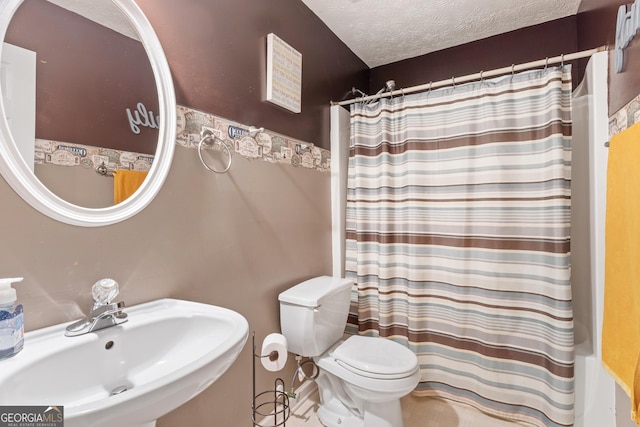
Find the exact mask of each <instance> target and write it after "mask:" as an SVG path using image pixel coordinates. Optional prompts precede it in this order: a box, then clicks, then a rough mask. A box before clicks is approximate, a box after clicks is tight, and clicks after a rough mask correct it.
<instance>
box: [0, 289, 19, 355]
mask: <svg viewBox="0 0 640 427" xmlns="http://www.w3.org/2000/svg"><path fill="white" fill-rule="evenodd" d="M21 281H22V277H16V278H12V279H0V359H6V358H7V357H11V356H13V355H15V354H16V353H18V352H19V351H20V350H22V346H23V344H24V318H23V315H22V304H18V303H17V300H18V298H17V296H16V290H15V289H13V288H12V287H11V284H12V283H17V282H21Z"/></svg>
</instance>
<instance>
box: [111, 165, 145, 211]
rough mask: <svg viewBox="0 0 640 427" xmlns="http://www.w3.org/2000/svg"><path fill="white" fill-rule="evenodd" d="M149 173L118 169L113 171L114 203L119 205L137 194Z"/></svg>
mask: <svg viewBox="0 0 640 427" xmlns="http://www.w3.org/2000/svg"><path fill="white" fill-rule="evenodd" d="M146 177H147V172H141V171H131V170H124V169H117V170H115V171H113V203H114V204H116V205H117V204H118V203H120V202H122V201H124V200H126V199H127V198H128V197H129V196H131V195H132V194H133V193H135V192H136V190H137V189H138V188H139V187H140V185H141V184H142V182H143V181H144V180H145V178H146Z"/></svg>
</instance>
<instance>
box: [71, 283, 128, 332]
mask: <svg viewBox="0 0 640 427" xmlns="http://www.w3.org/2000/svg"><path fill="white" fill-rule="evenodd" d="M118 292H119V289H118V282H116V281H115V280H113V279H101V280H98V281H97V282H96V283H95V284H94V285H93V287H92V288H91V294H92V295H93V301H94V302H93V307H91V311H90V312H89V315H88V316H87V317H85V318H84V319H80V320H78V321H77V322H74V323H72V324H71V325H69V326H67V329H66V331H65V332H64V334H65V335H66V336H68V337H75V336H77V335H83V334H87V333H89V332H93V331H97V330H99V329H104V328H109V327H111V326H115V325H119V324H121V323H124V322H126V321H127V313H125V312H124V311H122V309H123V308H124V302H123V301H120V302H113V299H114V298H115V297H116V296H117V295H118Z"/></svg>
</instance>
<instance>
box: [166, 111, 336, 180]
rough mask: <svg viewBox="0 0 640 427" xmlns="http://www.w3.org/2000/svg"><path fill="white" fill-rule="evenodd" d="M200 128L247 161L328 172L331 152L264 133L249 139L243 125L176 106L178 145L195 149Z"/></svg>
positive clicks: (217, 148)
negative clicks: (259, 161)
mask: <svg viewBox="0 0 640 427" xmlns="http://www.w3.org/2000/svg"><path fill="white" fill-rule="evenodd" d="M203 128H206V129H208V130H211V131H212V132H213V134H214V135H215V136H216V137H217V138H218V139H219V140H220V141H222V143H224V144H226V146H227V148H229V149H230V151H232V152H234V153H235V154H237V155H240V156H242V157H245V158H247V159H257V160H263V161H266V162H270V163H281V164H288V165H291V166H293V167H303V168H307V169H315V170H317V171H320V172H328V171H330V166H331V152H330V151H329V150H325V149H323V148H320V147H316V146H315V145H313V144H312V143H310V142H304V141H300V140H297V139H294V138H290V137H288V136H285V135H281V134H278V133H275V132H272V131H270V130H267V129H264V130H262V131H260V132H258V133H257V134H256V135H255V136H254V137H252V136H250V135H249V129H248V128H247V127H245V125H243V124H240V123H237V122H233V121H231V120H227V119H224V118H222V117H218V116H215V115H213V114H208V113H205V112H203V111H199V110H195V109H192V108H189V107H185V106H182V105H178V118H177V135H176V143H177V144H178V145H181V146H183V147H188V148H195V149H197V148H198V143H199V142H200V131H201V130H202V129H203ZM214 149H215V150H220V151H221V150H222V147H221V146H220V145H219V144H216V145H214ZM232 169H233V168H232Z"/></svg>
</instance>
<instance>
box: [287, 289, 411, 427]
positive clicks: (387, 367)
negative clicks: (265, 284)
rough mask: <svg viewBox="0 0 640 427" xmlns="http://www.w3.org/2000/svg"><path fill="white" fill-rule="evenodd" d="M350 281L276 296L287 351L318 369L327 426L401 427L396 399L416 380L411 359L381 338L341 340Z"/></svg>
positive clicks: (321, 413) (320, 413)
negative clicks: (303, 358)
mask: <svg viewBox="0 0 640 427" xmlns="http://www.w3.org/2000/svg"><path fill="white" fill-rule="evenodd" d="M352 285H353V281H351V280H348V279H339V278H334V277H329V276H322V277H316V278H313V279H310V280H307V281H305V282H303V283H300V284H299V285H296V286H294V287H292V288H290V289H288V290H286V291H284V292H282V293H281V294H280V296H279V298H278V299H279V300H280V328H281V329H282V334H283V335H284V336H285V337H286V338H287V343H288V346H289V351H290V352H292V353H295V354H299V355H301V356H305V357H312V358H313V360H314V361H315V363H316V364H317V365H318V367H319V368H320V373H319V375H318V378H317V380H316V381H317V384H318V390H319V392H320V407H319V409H318V418H320V421H321V422H322V424H324V425H325V426H327V427H404V423H403V422H402V409H401V407H400V398H401V397H403V396H405V395H407V394H409V393H410V392H411V391H412V390H413V389H414V388H415V387H416V385H418V382H419V381H420V367H419V365H418V358H417V357H416V355H415V354H414V353H413V352H412V351H411V350H409V349H408V348H406V347H405V346H403V345H401V344H398V343H396V342H394V341H391V340H388V339H385V338H373V337H363V336H351V337H349V338H347V339H346V340H344V341H343V340H342V337H343V333H344V328H345V325H346V323H347V316H348V314H349V304H350V294H351V287H352Z"/></svg>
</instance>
